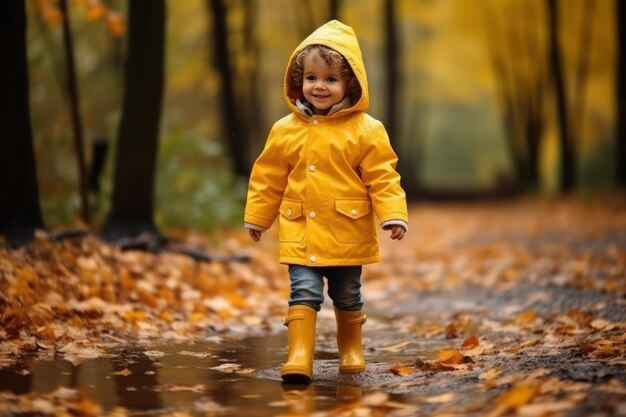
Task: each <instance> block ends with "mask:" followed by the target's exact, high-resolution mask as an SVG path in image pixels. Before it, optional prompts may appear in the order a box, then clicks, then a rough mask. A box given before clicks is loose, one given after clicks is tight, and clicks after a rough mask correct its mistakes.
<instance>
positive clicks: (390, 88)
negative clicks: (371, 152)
mask: <svg viewBox="0 0 626 417" xmlns="http://www.w3.org/2000/svg"><path fill="white" fill-rule="evenodd" d="M395 6H396V2H395V0H385V10H384V18H385V63H386V65H387V79H386V82H387V109H386V113H387V116H386V125H387V132H388V133H389V138H390V140H391V143H392V144H394V143H397V137H396V135H397V134H398V129H397V126H398V121H397V110H396V109H397V104H398V85H399V84H400V82H399V76H400V73H399V71H398V50H399V49H400V46H399V44H398V36H397V33H396V14H395V9H396V7H395Z"/></svg>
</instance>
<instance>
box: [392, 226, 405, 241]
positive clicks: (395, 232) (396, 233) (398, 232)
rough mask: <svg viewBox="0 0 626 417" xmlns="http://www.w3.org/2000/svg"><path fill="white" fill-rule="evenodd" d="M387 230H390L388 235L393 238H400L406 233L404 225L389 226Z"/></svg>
mask: <svg viewBox="0 0 626 417" xmlns="http://www.w3.org/2000/svg"><path fill="white" fill-rule="evenodd" d="M389 230H391V235H390V236H389V237H390V238H391V239H393V240H402V238H403V237H404V234H405V233H406V231H405V230H404V227H402V226H399V225H397V224H394V225H391V226H389Z"/></svg>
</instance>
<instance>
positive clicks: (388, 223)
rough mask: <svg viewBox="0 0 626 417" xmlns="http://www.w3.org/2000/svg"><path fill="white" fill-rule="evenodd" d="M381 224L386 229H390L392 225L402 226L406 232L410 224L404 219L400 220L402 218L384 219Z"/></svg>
mask: <svg viewBox="0 0 626 417" xmlns="http://www.w3.org/2000/svg"><path fill="white" fill-rule="evenodd" d="M380 226H381V227H382V228H383V229H384V230H387V229H389V227H391V226H402V227H403V228H404V233H406V232H408V231H409V224H408V223H407V222H405V221H404V220H400V219H392V220H387V221H384V222H383V223H382V224H381V225H380Z"/></svg>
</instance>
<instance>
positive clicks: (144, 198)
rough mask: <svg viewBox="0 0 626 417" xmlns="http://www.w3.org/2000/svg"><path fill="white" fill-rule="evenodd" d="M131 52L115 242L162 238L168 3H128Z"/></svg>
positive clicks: (106, 231)
mask: <svg viewBox="0 0 626 417" xmlns="http://www.w3.org/2000/svg"><path fill="white" fill-rule="evenodd" d="M128 12H129V24H128V49H127V53H126V63H125V68H124V82H125V89H124V98H123V105H122V106H123V107H122V118H121V122H120V127H119V131H118V138H117V150H116V157H115V173H114V178H113V198H112V202H111V211H110V213H109V216H108V218H107V220H106V222H105V224H104V227H103V229H102V236H103V237H104V238H105V239H107V240H109V241H117V240H119V239H121V238H125V237H137V236H139V235H141V234H145V233H147V234H151V235H160V232H159V230H158V228H157V226H156V225H155V223H154V219H153V216H154V186H155V184H154V182H155V181H154V178H155V174H156V159H157V152H158V138H159V125H160V120H161V105H162V100H163V82H164V62H163V61H164V55H165V38H164V37H165V0H128Z"/></svg>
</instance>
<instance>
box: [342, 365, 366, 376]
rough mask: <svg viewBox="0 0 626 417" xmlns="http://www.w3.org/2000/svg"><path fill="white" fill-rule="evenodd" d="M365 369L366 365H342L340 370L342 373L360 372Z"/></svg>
mask: <svg viewBox="0 0 626 417" xmlns="http://www.w3.org/2000/svg"><path fill="white" fill-rule="evenodd" d="M363 371H365V366H360V365H356V366H340V367H339V372H340V373H342V374H358V373H361V372H363Z"/></svg>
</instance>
